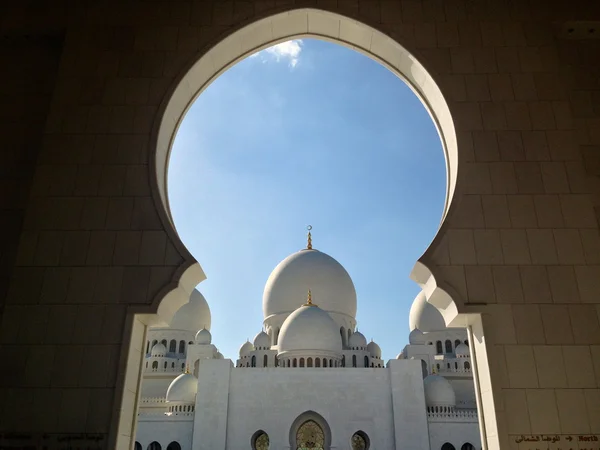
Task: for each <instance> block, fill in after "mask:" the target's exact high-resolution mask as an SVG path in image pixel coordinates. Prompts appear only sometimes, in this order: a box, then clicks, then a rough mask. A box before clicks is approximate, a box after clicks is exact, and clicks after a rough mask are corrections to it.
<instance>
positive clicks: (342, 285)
mask: <svg viewBox="0 0 600 450" xmlns="http://www.w3.org/2000/svg"><path fill="white" fill-rule="evenodd" d="M309 289H310V290H311V291H312V293H313V295H314V297H315V298H316V299H318V302H319V307H320V308H322V309H323V310H325V311H329V312H337V313H341V314H346V315H348V316H350V317H352V318H355V317H356V291H355V290H354V284H353V283H352V279H351V278H350V275H348V272H346V269H344V267H343V266H342V265H341V264H340V263H339V262H337V261H336V260H335V259H333V258H332V257H331V256H329V255H327V254H325V253H322V252H320V251H318V250H313V249H310V250H309V249H305V250H301V251H299V252H296V253H294V254H292V255H290V256H288V257H287V258H285V259H284V260H283V261H281V262H280V263H279V264H278V265H277V267H275V270H273V272H271V275H270V276H269V279H268V280H267V284H266V286H265V291H264V294H263V315H264V317H265V318H267V317H269V316H271V315H273V314H281V313H291V312H292V311H295V310H296V308H298V306H299V305H301V304H302V301H303V300H304V299H305V298H306V292H307V291H308V290H309Z"/></svg>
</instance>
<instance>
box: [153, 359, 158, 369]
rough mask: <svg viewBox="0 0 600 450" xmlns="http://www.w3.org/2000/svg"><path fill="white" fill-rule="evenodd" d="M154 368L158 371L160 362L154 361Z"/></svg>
mask: <svg viewBox="0 0 600 450" xmlns="http://www.w3.org/2000/svg"><path fill="white" fill-rule="evenodd" d="M152 368H153V369H158V361H153V362H152Z"/></svg>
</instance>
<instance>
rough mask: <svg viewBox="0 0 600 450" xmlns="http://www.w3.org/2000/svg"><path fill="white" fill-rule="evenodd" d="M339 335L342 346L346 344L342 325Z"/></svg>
mask: <svg viewBox="0 0 600 450" xmlns="http://www.w3.org/2000/svg"><path fill="white" fill-rule="evenodd" d="M340 337H341V338H342V346H344V347H345V346H346V332H345V331H344V327H340Z"/></svg>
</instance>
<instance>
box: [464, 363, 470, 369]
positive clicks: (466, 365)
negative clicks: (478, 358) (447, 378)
mask: <svg viewBox="0 0 600 450" xmlns="http://www.w3.org/2000/svg"><path fill="white" fill-rule="evenodd" d="M465 370H471V363H470V362H469V361H465Z"/></svg>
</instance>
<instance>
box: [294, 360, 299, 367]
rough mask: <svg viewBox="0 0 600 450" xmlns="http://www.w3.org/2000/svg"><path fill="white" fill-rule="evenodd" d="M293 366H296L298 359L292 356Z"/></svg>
mask: <svg viewBox="0 0 600 450" xmlns="http://www.w3.org/2000/svg"><path fill="white" fill-rule="evenodd" d="M293 366H294V367H298V360H297V359H296V358H294V363H293Z"/></svg>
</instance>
